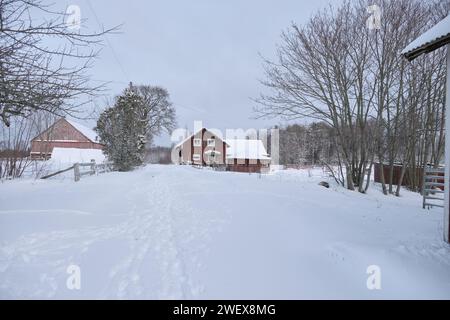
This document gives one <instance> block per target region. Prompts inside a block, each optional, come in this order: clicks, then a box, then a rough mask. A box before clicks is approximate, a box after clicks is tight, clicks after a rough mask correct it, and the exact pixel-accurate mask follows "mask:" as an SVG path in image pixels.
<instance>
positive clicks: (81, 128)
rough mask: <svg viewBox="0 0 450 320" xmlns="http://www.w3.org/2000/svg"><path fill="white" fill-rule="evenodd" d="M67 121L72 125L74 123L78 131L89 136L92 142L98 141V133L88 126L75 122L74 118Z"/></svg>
mask: <svg viewBox="0 0 450 320" xmlns="http://www.w3.org/2000/svg"><path fill="white" fill-rule="evenodd" d="M66 121H67V122H68V123H70V125H72V126H73V127H74V128H75V129H77V130H78V131H80V132H81V133H82V134H83V135H84V136H85V137H86V138H88V139H89V140H91V141H92V142H98V135H97V133H96V132H95V131H94V130H92V129H89V128H88V127H86V126H84V125H82V124H79V123H77V122H74V121H72V120H67V119H66Z"/></svg>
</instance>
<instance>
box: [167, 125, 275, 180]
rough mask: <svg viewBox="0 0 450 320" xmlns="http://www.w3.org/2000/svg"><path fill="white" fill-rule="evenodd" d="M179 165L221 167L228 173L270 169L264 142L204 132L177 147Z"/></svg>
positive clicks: (200, 131) (190, 137)
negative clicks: (226, 137)
mask: <svg viewBox="0 0 450 320" xmlns="http://www.w3.org/2000/svg"><path fill="white" fill-rule="evenodd" d="M175 150H176V152H177V156H178V163H180V164H192V165H197V166H220V167H224V168H225V169H226V170H227V171H236V172H265V171H268V169H269V166H270V160H271V159H270V156H269V155H268V154H267V151H266V148H265V147H264V145H263V143H262V141H261V140H252V139H227V140H223V139H222V138H221V137H220V136H219V135H218V134H215V133H214V132H212V131H210V130H208V129H206V128H202V129H200V130H198V131H197V132H196V133H194V134H192V135H190V136H188V137H187V138H185V139H184V140H183V141H181V142H180V143H178V144H177V145H176V146H175Z"/></svg>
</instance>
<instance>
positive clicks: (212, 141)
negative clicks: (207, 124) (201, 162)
mask: <svg viewBox="0 0 450 320" xmlns="http://www.w3.org/2000/svg"><path fill="white" fill-rule="evenodd" d="M206 145H207V146H208V147H215V146H216V139H208V140H207V144H206Z"/></svg>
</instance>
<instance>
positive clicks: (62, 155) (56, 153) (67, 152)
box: [51, 147, 105, 164]
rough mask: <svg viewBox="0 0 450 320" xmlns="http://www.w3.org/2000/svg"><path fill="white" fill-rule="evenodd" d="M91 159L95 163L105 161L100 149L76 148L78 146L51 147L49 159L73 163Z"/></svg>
mask: <svg viewBox="0 0 450 320" xmlns="http://www.w3.org/2000/svg"><path fill="white" fill-rule="evenodd" d="M92 159H94V160H95V162H96V163H102V162H104V161H105V155H104V154H103V152H102V150H100V149H78V148H57V147H56V148H53V151H52V156H51V160H53V161H56V162H59V163H67V164H74V163H76V162H81V163H83V162H90V161H91V160H92Z"/></svg>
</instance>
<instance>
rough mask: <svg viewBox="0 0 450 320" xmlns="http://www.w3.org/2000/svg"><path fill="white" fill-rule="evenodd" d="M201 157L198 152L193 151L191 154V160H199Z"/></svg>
mask: <svg viewBox="0 0 450 320" xmlns="http://www.w3.org/2000/svg"><path fill="white" fill-rule="evenodd" d="M201 158H202V157H201V156H200V155H199V154H198V153H194V154H193V155H192V160H193V161H200V160H201Z"/></svg>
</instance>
